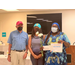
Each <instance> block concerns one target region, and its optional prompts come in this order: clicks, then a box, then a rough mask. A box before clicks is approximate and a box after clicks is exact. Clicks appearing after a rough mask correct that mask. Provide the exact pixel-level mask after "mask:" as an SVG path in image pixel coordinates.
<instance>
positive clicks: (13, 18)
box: [0, 10, 75, 45]
mask: <svg viewBox="0 0 75 75" xmlns="http://www.w3.org/2000/svg"><path fill="white" fill-rule="evenodd" d="M43 13H62V31H63V32H65V33H66V34H67V36H68V38H69V39H70V41H71V44H73V42H74V41H75V34H74V32H75V21H74V20H75V10H63V11H45V12H28V13H4V14H0V40H2V41H3V42H4V43H5V44H6V45H7V40H8V37H9V34H10V32H11V31H13V30H15V29H16V28H15V25H16V22H17V21H18V20H21V21H23V23H24V28H23V30H24V31H27V17H26V16H27V14H43ZM2 32H6V34H7V35H6V36H7V37H2Z"/></svg>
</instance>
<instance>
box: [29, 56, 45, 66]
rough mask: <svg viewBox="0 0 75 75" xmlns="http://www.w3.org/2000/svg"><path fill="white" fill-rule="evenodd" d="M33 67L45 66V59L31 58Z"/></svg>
mask: <svg viewBox="0 0 75 75" xmlns="http://www.w3.org/2000/svg"><path fill="white" fill-rule="evenodd" d="M30 59H31V61H32V64H33V65H44V58H43V57H41V58H39V59H35V58H34V57H33V56H32V55H31V56H30Z"/></svg>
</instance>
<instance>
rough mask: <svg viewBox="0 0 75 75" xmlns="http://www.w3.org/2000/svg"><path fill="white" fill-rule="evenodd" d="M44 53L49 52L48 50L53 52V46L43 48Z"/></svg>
mask: <svg viewBox="0 0 75 75" xmlns="http://www.w3.org/2000/svg"><path fill="white" fill-rule="evenodd" d="M43 47H44V48H43V51H48V50H51V49H52V46H51V45H47V46H43Z"/></svg>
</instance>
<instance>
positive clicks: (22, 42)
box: [7, 30, 28, 50]
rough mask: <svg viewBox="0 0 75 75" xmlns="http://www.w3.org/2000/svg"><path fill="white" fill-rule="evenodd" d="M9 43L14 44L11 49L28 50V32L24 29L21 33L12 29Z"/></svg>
mask: <svg viewBox="0 0 75 75" xmlns="http://www.w3.org/2000/svg"><path fill="white" fill-rule="evenodd" d="M7 43H9V44H12V47H11V50H26V45H28V34H27V33H26V32H24V31H22V32H21V33H20V32H19V31H18V30H15V31H12V32H11V33H10V36H9V39H8V42H7Z"/></svg>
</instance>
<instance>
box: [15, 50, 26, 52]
mask: <svg viewBox="0 0 75 75" xmlns="http://www.w3.org/2000/svg"><path fill="white" fill-rule="evenodd" d="M14 51H18V52H23V51H25V50H14Z"/></svg>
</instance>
